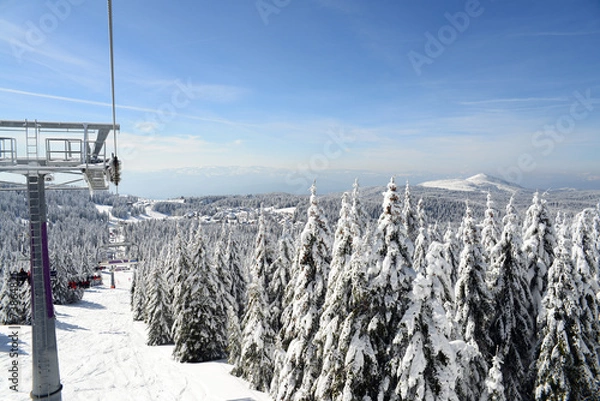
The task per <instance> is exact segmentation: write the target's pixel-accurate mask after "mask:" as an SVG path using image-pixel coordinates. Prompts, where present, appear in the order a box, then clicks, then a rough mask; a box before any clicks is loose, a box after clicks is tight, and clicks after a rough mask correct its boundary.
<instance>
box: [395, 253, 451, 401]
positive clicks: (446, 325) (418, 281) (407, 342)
mask: <svg viewBox="0 0 600 401" xmlns="http://www.w3.org/2000/svg"><path fill="white" fill-rule="evenodd" d="M442 254H443V245H442V244H440V243H437V242H434V243H432V244H431V246H430V247H429V250H428V252H427V258H426V264H425V267H424V269H423V270H422V271H420V272H419V273H418V274H417V277H416V278H415V280H414V282H413V288H412V291H411V293H410V306H409V308H408V310H407V311H406V313H405V314H404V316H403V318H402V320H401V322H400V326H399V329H398V333H397V335H396V337H395V338H394V343H396V344H401V348H402V349H404V350H405V353H404V355H403V356H402V357H401V362H400V364H399V366H398V371H397V375H398V379H397V387H396V389H395V391H396V394H397V395H399V396H400V399H401V400H403V401H442V400H444V401H449V400H453V401H458V396H457V394H456V381H457V377H458V366H457V365H456V353H455V351H454V348H453V346H452V344H451V343H450V336H451V333H452V322H451V320H450V319H448V318H447V313H446V309H445V308H444V305H443V300H444V299H448V298H449V297H451V296H450V291H451V288H450V285H449V284H450V283H449V275H448V273H449V272H448V268H447V263H446V262H445V260H444V258H443V256H442Z"/></svg>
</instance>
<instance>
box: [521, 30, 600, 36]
mask: <svg viewBox="0 0 600 401" xmlns="http://www.w3.org/2000/svg"><path fill="white" fill-rule="evenodd" d="M597 34H600V30H595V31H576V32H564V31H546V32H519V33H514V34H511V35H509V36H512V37H522V36H588V35H597Z"/></svg>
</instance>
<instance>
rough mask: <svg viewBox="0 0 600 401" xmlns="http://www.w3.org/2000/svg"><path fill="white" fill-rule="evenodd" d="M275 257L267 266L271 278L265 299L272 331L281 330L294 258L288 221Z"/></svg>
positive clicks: (277, 331) (290, 227)
mask: <svg viewBox="0 0 600 401" xmlns="http://www.w3.org/2000/svg"><path fill="white" fill-rule="evenodd" d="M277 246H278V251H277V258H276V259H275V260H274V261H273V265H272V266H271V267H270V268H269V271H271V280H270V281H269V282H268V283H267V289H266V291H267V300H268V302H269V321H270V326H271V329H272V330H273V332H274V333H279V331H280V330H281V327H282V324H281V315H282V313H283V309H284V306H283V299H284V294H285V291H286V287H287V285H288V283H289V281H290V270H291V266H292V263H293V260H294V252H295V251H294V243H293V239H292V226H291V223H290V222H289V221H287V220H286V221H285V222H284V227H283V232H282V234H281V238H280V239H279V241H278V243H277Z"/></svg>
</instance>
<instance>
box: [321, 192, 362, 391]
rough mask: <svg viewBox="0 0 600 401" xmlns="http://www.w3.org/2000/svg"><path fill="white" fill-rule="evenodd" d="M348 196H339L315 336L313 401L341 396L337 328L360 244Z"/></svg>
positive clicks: (347, 301) (341, 367) (345, 310)
mask: <svg viewBox="0 0 600 401" xmlns="http://www.w3.org/2000/svg"><path fill="white" fill-rule="evenodd" d="M349 197H350V195H349V194H348V193H344V194H343V196H342V207H341V209H340V217H339V219H338V222H337V227H336V230H335V238H334V241H333V257H332V259H331V269H330V273H329V279H328V281H327V282H328V288H327V293H326V295H325V303H324V305H323V313H322V314H321V321H320V325H319V331H318V332H317V334H316V336H315V342H316V343H317V358H318V359H321V360H322V361H323V367H322V370H321V372H320V375H319V378H318V379H317V381H316V392H315V398H316V399H318V400H322V401H328V400H332V399H334V398H337V397H339V396H340V395H341V393H342V390H343V384H344V383H343V382H341V381H337V382H336V384H337V385H336V386H333V385H332V384H333V382H334V380H335V378H336V377H338V376H340V375H343V372H344V365H343V359H344V357H345V355H342V354H341V353H340V350H339V347H338V344H339V336H340V329H341V326H342V324H343V321H344V318H345V317H346V316H348V314H349V306H350V305H349V304H350V298H351V296H352V282H351V280H352V276H351V269H350V263H351V259H352V255H353V254H354V252H355V250H356V249H355V248H357V247H358V245H359V244H360V232H356V231H355V230H357V229H358V227H359V223H358V222H357V221H356V217H357V216H356V215H355V214H354V211H353V208H352V206H351V204H350V200H349Z"/></svg>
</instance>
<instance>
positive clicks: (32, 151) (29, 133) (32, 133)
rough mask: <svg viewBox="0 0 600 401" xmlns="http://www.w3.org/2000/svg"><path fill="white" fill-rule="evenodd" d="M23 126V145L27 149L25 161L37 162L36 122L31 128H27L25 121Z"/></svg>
mask: <svg viewBox="0 0 600 401" xmlns="http://www.w3.org/2000/svg"><path fill="white" fill-rule="evenodd" d="M25 124H26V125H25V141H26V142H25V144H26V149H27V160H29V161H31V160H37V158H38V155H39V150H38V126H37V120H36V121H35V122H34V127H33V128H30V127H29V124H28V122H27V120H25Z"/></svg>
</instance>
